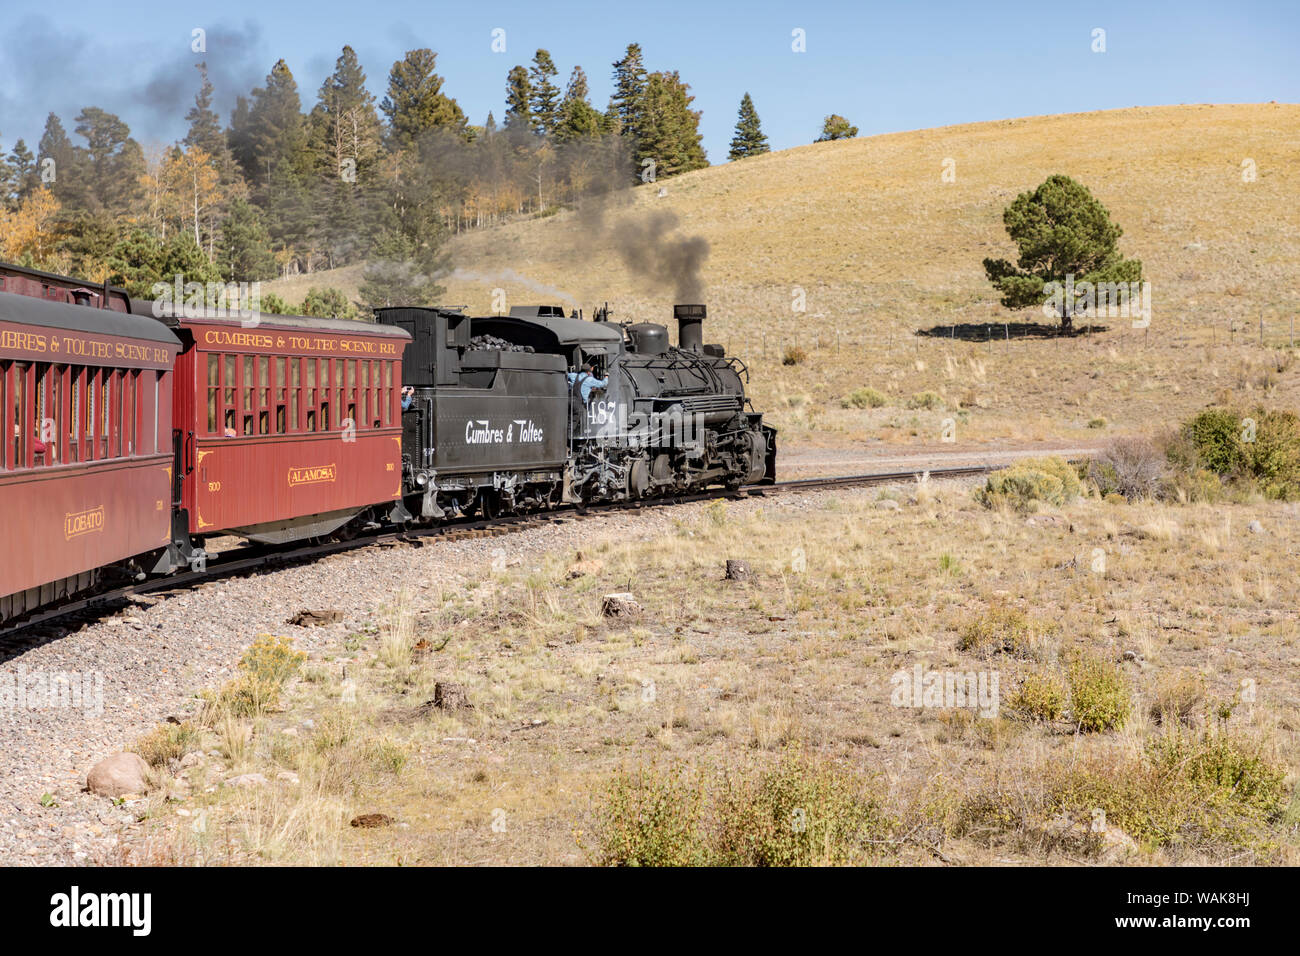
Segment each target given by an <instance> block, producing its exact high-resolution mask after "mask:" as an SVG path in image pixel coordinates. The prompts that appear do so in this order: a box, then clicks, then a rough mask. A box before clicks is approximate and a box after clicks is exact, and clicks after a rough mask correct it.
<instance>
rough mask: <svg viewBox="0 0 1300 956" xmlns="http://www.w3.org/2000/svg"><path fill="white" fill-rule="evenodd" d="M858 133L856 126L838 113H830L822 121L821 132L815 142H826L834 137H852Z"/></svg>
mask: <svg viewBox="0 0 1300 956" xmlns="http://www.w3.org/2000/svg"><path fill="white" fill-rule="evenodd" d="M857 135H858V128H857V127H856V126H854V125H853V124H852V123H850V122H849V121H848V120H846V119H845V118H844V117H843V116H840V114H838V113H832V114H831V115H830V116H828V117H826V119H825V120H824V121H823V122H822V134H821V136H819V137H817V142H819V143H826V142H830V141H831V140H834V139H852V138H853V137H855V136H857Z"/></svg>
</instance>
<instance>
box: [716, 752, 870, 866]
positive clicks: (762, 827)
mask: <svg viewBox="0 0 1300 956" xmlns="http://www.w3.org/2000/svg"><path fill="white" fill-rule="evenodd" d="M886 831H887V821H886V819H885V816H884V814H883V813H882V811H881V809H880V807H879V805H878V804H877V802H876V801H875V800H874V799H873V798H872V797H871V796H870V795H869V794H867V793H865V792H864V789H863V786H862V783H861V781H860V780H858V779H857V778H856V777H854V776H852V775H850V774H849V773H848V772H846V771H844V770H842V769H840V768H836V767H832V766H830V765H828V764H822V763H818V762H816V761H813V760H810V759H808V758H806V757H804V756H803V755H802V754H800V753H799V752H798V751H797V750H795V751H788V752H787V753H786V755H785V756H784V758H783V759H782V760H781V762H780V764H778V765H777V766H776V767H775V768H773V769H771V770H769V771H766V772H765V773H762V774H761V775H760V776H759V777H758V779H757V780H756V781H745V780H740V781H739V782H738V781H737V780H736V779H735V778H730V779H729V780H728V783H727V785H726V787H725V788H724V791H723V795H722V797H721V799H720V800H719V806H718V821H717V829H716V831H715V833H714V835H713V839H712V844H713V847H712V852H711V854H710V856H711V861H712V862H713V863H714V864H715V865H718V866H841V865H844V864H850V863H857V862H864V861H865V860H866V859H867V858H868V857H870V856H874V855H875V853H874V851H873V850H872V846H871V841H872V840H875V839H879V838H880V837H882V836H884V834H885V832H886Z"/></svg>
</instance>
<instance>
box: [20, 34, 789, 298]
mask: <svg viewBox="0 0 1300 956" xmlns="http://www.w3.org/2000/svg"><path fill="white" fill-rule="evenodd" d="M197 70H198V74H199V77H198V79H199V86H198V92H197V93H196V95H195V98H194V105H193V107H192V108H191V109H190V110H189V112H188V113H187V114H186V117H185V118H186V121H187V123H188V131H187V133H186V135H185V137H184V138H183V139H182V140H180V141H179V142H176V143H173V144H171V145H169V146H166V147H162V148H158V149H145V148H143V147H142V146H141V145H140V144H139V143H138V142H137V141H136V140H135V139H133V138H132V137H131V131H130V128H129V127H128V126H127V124H126V122H125V121H123V120H122V119H121V118H120V117H118V116H116V115H114V114H112V113H109V112H107V111H105V110H103V109H100V108H98V107H87V108H86V109H83V110H82V111H81V112H80V113H79V114H78V115H77V116H76V118H75V121H74V122H75V126H74V128H73V133H74V134H75V135H76V136H77V137H79V139H80V140H81V141H82V142H81V143H79V142H76V141H75V140H74V139H73V137H72V136H70V135H69V133H68V131H67V130H66V129H65V127H64V125H63V122H62V120H61V119H60V118H59V117H58V116H57V115H55V114H53V113H51V114H50V115H49V118H48V120H47V121H46V125H45V130H44V132H43V135H42V136H41V140H40V142H39V143H38V144H37V146H36V149H35V151H33V150H32V149H31V148H30V147H29V146H28V145H27V144H25V143H24V142H23V141H22V140H19V141H18V142H16V143H15V144H14V146H13V148H12V150H11V151H10V152H9V153H8V155H7V156H6V155H3V154H0V258H2V259H7V260H11V261H18V262H20V263H23V264H26V265H30V266H33V267H37V268H45V269H49V270H51V271H59V272H68V273H72V274H75V275H79V276H84V277H86V278H87V279H91V280H94V281H102V280H103V279H109V280H110V281H113V282H116V283H119V284H122V285H125V286H126V287H127V288H128V289H129V290H131V291H132V292H133V293H135V294H137V295H141V294H145V293H147V292H148V290H149V288H150V286H152V284H153V283H154V282H155V281H158V280H159V279H161V278H164V277H169V276H171V275H173V274H175V273H176V272H182V273H183V274H184V275H185V277H186V279H187V281H200V282H211V281H253V280H260V279H269V278H273V277H276V276H284V275H294V274H301V273H310V272H314V271H316V270H319V269H323V268H331V267H336V266H341V265H347V264H349V263H354V262H359V261H365V262H368V263H369V265H368V267H367V273H366V281H365V284H364V286H363V289H362V297H363V299H364V300H365V304H367V305H378V304H384V303H386V302H397V301H402V302H412V303H415V302H431V301H433V300H434V299H435V298H436V297H437V295H438V294H439V292H440V290H439V289H438V287H437V285H436V283H435V281H434V280H435V278H436V276H437V275H439V274H440V273H441V272H442V271H443V270H444V269H445V268H446V265H447V263H446V262H445V253H444V252H443V244H444V241H445V239H446V237H447V235H448V234H449V233H453V232H458V231H461V230H464V229H471V228H479V227H483V226H488V225H491V224H493V223H497V222H500V221H501V220H503V219H506V218H509V217H514V216H519V215H527V214H539V213H547V212H550V211H553V210H555V209H557V208H560V207H561V206H563V205H565V204H571V203H573V202H575V201H577V200H578V199H579V198H580V197H581V196H583V195H585V194H588V193H591V192H599V191H605V190H610V189H615V188H622V187H625V186H627V185H630V184H635V183H640V182H647V181H652V180H657V179H661V178H665V177H669V176H673V175H676V174H678V173H682V172H687V171H689V170H693V169H699V168H701V167H703V166H706V165H708V160H707V158H706V156H705V152H704V148H703V147H702V146H701V143H700V141H701V135H700V132H699V120H700V112H699V111H698V110H692V109H691V103H692V100H693V97H692V96H691V95H690V92H689V90H690V87H689V86H688V85H687V84H686V83H685V82H683V81H682V79H681V77H680V76H679V75H678V73H677V72H676V71H673V72H649V71H647V69H646V67H645V65H644V61H643V55H642V51H641V48H640V46H639V45H638V44H635V43H634V44H631V45H630V46H628V48H627V50H626V51H625V53H624V55H623V56H622V57H621V58H620V59H619V60H618V61H617V62H616V63H614V64H613V79H614V87H615V89H614V94H613V96H612V97H611V98H610V101H609V103H608V106H607V108H606V109H605V110H604V111H603V112H602V111H600V110H597V109H596V108H595V107H593V106H592V104H591V102H590V96H589V91H588V84H587V76H586V74H585V73H584V72H583V70H582V68H581V67H580V66H575V67H573V69H572V71H571V72H570V74H569V78H568V82H567V83H566V84H565V85H564V88H563V90H561V88H560V87H559V85H558V84H557V83H556V78H557V76H558V69H557V67H556V65H555V63H554V61H553V60H552V58H551V55H550V54H549V53H548V52H547V51H546V50H538V51H537V53H536V55H535V56H534V58H533V60H532V62H531V64H530V65H529V66H528V67H524V66H515V67H514V68H512V69H511V70H510V71H509V73H508V76H507V80H506V111H505V114H504V116H503V119H502V123H501V125H500V126H498V125H497V122H496V120H495V118H494V117H493V116H492V114H489V115H488V117H487V120H486V122H485V123H484V124H483V125H482V126H474V125H470V124H469V122H468V121H467V119H466V116H465V114H464V112H463V111H462V110H461V108H460V106H459V105H458V104H457V102H456V100H455V99H454V98H452V97H451V96H450V95H449V94H448V93H447V92H446V91H445V89H444V80H443V78H442V77H441V76H440V75H439V74H438V72H437V55H436V54H435V53H434V52H433V51H432V50H428V49H419V50H410V51H408V52H407V53H406V54H405V55H404V56H403V57H402V58H401V59H400V60H398V61H397V62H395V63H394V64H393V66H392V68H391V70H390V71H389V74H388V81H387V86H386V91H385V94H384V96H383V97H382V98H380V99H378V100H376V97H375V96H374V95H373V94H372V93H371V92H370V91H369V90H368V88H367V79H366V74H365V72H364V70H363V69H362V67H361V64H360V63H359V61H358V59H357V55H356V53H355V51H354V50H353V49H352V48H351V47H344V48H343V50H342V53H341V54H340V56H339V57H338V60H337V62H336V64H335V69H334V72H333V73H332V74H331V75H330V76H329V77H328V78H327V79H326V80H325V82H324V83H323V84H322V85H321V87H320V89H319V90H318V91H317V93H316V98H315V103H314V105H312V106H311V108H310V110H307V111H304V107H303V101H302V97H301V95H300V93H299V90H298V85H297V83H296V81H295V80H294V77H293V74H292V73H291V71H290V69H289V67H288V65H287V64H286V63H285V62H284V61H283V60H280V61H278V62H277V63H276V64H275V65H274V66H273V67H272V69H271V72H270V73H269V74H268V75H267V77H266V80H265V83H264V85H263V86H260V87H258V88H256V89H253V90H252V91H251V92H250V93H249V94H248V95H246V96H240V97H239V98H238V100H237V101H236V105H235V107H234V109H233V111H232V113H231V116H230V119H229V122H228V123H227V124H225V125H224V126H223V124H222V122H221V118H220V117H219V115H218V114H217V113H216V111H215V110H214V109H213V105H212V104H213V94H214V89H213V86H212V83H211V81H210V80H209V77H208V72H207V69H206V65H205V64H203V63H199V64H197ZM745 103H746V104H747V105H742V121H744V122H745V128H746V132H745V143H746V144H747V145H745V146H744V147H743V149H742V152H741V153H740V155H750V154H752V153H753V152H755V151H760V152H761V151H765V150H766V138H765V137H762V134H761V131H760V130H759V129H758V117H757V114H756V113H754V112H753V104H752V102H750V101H749V97H748V95H746V98H745ZM746 110H748V114H749V117H750V118H749V119H746ZM739 135H740V133H739V126H738V136H739ZM759 138H761V146H762V148H761V149H759V148H758V145H759ZM83 143H84V145H83ZM746 150H747V151H746ZM732 154H733V156H735V155H737V153H736V146H735V144H733V153H732Z"/></svg>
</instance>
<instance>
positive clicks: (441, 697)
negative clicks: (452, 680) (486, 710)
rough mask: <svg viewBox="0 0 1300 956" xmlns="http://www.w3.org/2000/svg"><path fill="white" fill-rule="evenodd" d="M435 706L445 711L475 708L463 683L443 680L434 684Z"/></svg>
mask: <svg viewBox="0 0 1300 956" xmlns="http://www.w3.org/2000/svg"><path fill="white" fill-rule="evenodd" d="M433 706H434V707H437V708H438V709H439V710H445V711H456V710H473V709H474V705H473V704H471V703H470V702H469V695H468V694H466V693H465V688H464V687H463V686H462V685H460V684H444V683H442V682H439V683H437V684H434V685H433Z"/></svg>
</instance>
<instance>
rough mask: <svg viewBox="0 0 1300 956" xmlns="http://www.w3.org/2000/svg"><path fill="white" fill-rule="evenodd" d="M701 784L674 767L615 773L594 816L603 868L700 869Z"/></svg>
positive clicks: (704, 855) (702, 852) (702, 858)
mask: <svg viewBox="0 0 1300 956" xmlns="http://www.w3.org/2000/svg"><path fill="white" fill-rule="evenodd" d="M703 799H704V794H703V790H702V787H701V781H700V780H699V779H698V778H697V779H694V780H692V779H688V778H687V776H686V771H685V770H684V769H683V768H682V767H680V766H674V767H671V768H669V769H668V770H667V771H665V772H660V771H658V770H657V769H656V768H654V767H651V768H648V769H640V770H636V771H632V772H628V771H619V772H618V773H617V774H615V776H614V778H613V780H611V781H610V783H609V784H608V785H607V786H606V788H605V793H604V799H603V802H602V804H601V806H600V807H599V809H598V810H597V824H596V825H597V830H598V835H599V847H598V848H597V857H598V860H599V862H600V863H601V865H603V866H701V865H704V864H706V863H707V862H708V858H707V853H706V848H705V846H704V843H703V841H702V839H701V835H700V829H701V821H700V808H701V806H702V804H703Z"/></svg>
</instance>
